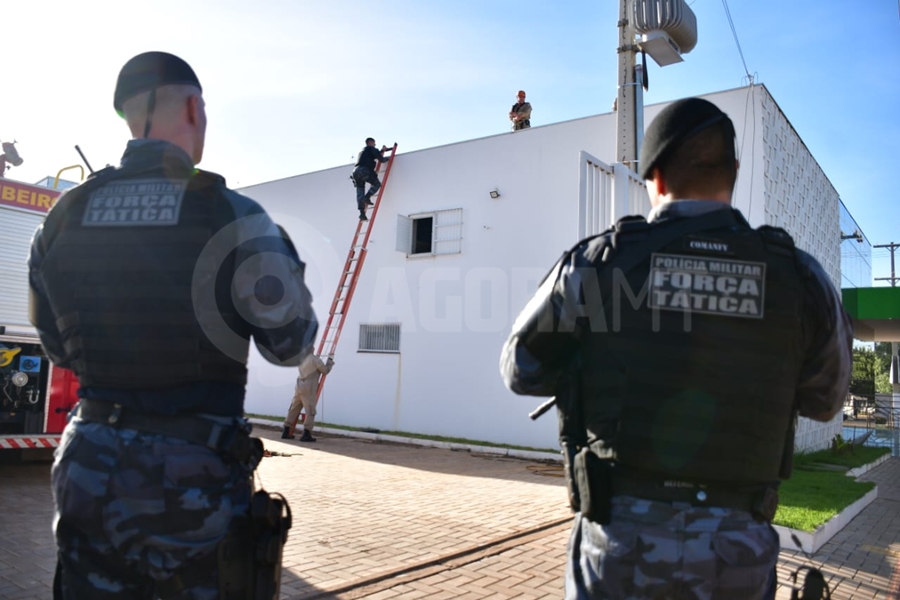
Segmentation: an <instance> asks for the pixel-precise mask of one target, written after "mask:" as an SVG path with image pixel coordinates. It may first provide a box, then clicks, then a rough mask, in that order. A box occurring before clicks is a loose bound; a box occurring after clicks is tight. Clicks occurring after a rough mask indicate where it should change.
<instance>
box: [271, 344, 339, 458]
mask: <svg viewBox="0 0 900 600" xmlns="http://www.w3.org/2000/svg"><path fill="white" fill-rule="evenodd" d="M332 367H334V359H333V358H331V357H330V356H329V357H328V361H327V362H323V361H322V359H321V358H319V357H318V356H316V355H315V354H309V355H308V356H307V357H306V358H305V359H303V362H302V363H300V375H299V376H298V377H297V385H296V387H295V388H294V399H293V400H291V407H290V408H289V409H288V414H287V418H286V419H285V420H284V429H283V430H282V432H281V438H282V439H285V440H292V439H294V434H293V433H292V432H291V428H292V427H293V426H294V423H296V422H297V418H298V417H299V416H300V409H305V410H306V420H305V421H304V422H303V435H302V436H300V441H301V442H314V441H316V438H314V437H313V436H312V430H313V427H314V426H315V424H316V392H317V391H318V388H319V377H320V376H321V375H328V374H329V373H330V372H331V369H332Z"/></svg>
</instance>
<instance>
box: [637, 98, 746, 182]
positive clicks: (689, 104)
mask: <svg viewBox="0 0 900 600" xmlns="http://www.w3.org/2000/svg"><path fill="white" fill-rule="evenodd" d="M716 123H726V124H727V125H726V126H727V127H728V130H729V131H730V132H731V136H732V137H734V124H733V123H732V122H731V119H729V118H728V115H726V114H725V113H724V112H722V111H721V110H720V109H719V107H718V106H716V105H715V104H713V103H712V102H708V101H706V100H703V99H701V98H685V99H684V100H679V101H677V102H673V103H672V104H670V105H668V106H667V107H665V108H664V109H663V110H662V111H661V112H660V113H659V114H658V115H656V118H655V119H653V122H652V123H650V127H648V128H647V131H646V133H644V141H643V143H642V145H641V158H640V162H639V163H638V169H639V174H640V176H641V179H647V178H648V177H650V171H651V170H652V169H653V167H658V166H660V164H662V162H663V161H664V160H665V159H666V157H667V155H670V154H671V153H672V152H674V151H675V150H676V149H677V148H678V147H679V146H680V145H681V144H683V143H684V142H685V141H686V140H687V139H688V138H689V137H691V136H693V135H696V134H697V133H700V131H702V130H703V129H706V128H707V127H710V126H711V125H714V124H716Z"/></svg>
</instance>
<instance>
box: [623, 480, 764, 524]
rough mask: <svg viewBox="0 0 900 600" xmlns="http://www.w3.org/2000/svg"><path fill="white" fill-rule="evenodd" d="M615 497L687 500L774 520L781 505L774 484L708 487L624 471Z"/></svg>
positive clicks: (666, 500) (693, 503) (662, 500)
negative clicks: (639, 476)
mask: <svg viewBox="0 0 900 600" xmlns="http://www.w3.org/2000/svg"><path fill="white" fill-rule="evenodd" d="M613 495H614V496H634V497H636V498H642V499H644V500H654V501H657V502H684V503H687V504H690V505H692V506H707V507H712V506H715V507H720V508H733V509H737V510H743V511H746V512H749V513H751V514H752V515H753V516H754V517H756V518H758V519H762V520H765V521H771V520H772V519H773V518H774V517H775V510H776V509H777V508H778V492H777V491H776V489H775V487H773V486H760V487H758V488H757V489H753V490H749V491H748V490H735V489H728V488H722V487H709V486H705V485H700V484H694V483H688V482H683V481H661V480H653V479H644V478H636V477H632V476H628V475H623V474H616V475H615V476H614V477H613Z"/></svg>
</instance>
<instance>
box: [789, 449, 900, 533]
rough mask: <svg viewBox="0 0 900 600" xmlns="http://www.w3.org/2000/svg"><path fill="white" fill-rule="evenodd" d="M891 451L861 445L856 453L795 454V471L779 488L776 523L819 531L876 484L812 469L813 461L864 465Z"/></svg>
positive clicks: (851, 466)
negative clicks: (817, 529)
mask: <svg viewBox="0 0 900 600" xmlns="http://www.w3.org/2000/svg"><path fill="white" fill-rule="evenodd" d="M889 452H890V450H889V449H888V448H867V447H861V448H855V449H854V451H853V453H852V454H850V453H846V454H844V453H842V454H835V453H833V452H831V451H830V450H822V451H820V452H813V453H810V454H798V455H797V456H795V457H794V474H793V475H792V476H791V478H790V479H788V480H787V481H784V482H782V484H781V487H780V488H779V490H778V496H779V504H778V512H777V513H776V514H775V521H774V522H775V524H776V525H783V526H785V527H791V528H793V529H800V530H802V531H810V532H811V531H815V530H816V528H818V527H820V526H821V525H824V524H825V523H826V522H827V521H828V520H829V519H830V518H832V517H833V516H835V515H836V514H838V513H839V512H841V511H842V510H843V509H844V508H846V507H848V506H850V505H851V504H853V503H854V502H856V501H857V500H859V499H860V498H862V497H863V496H865V495H866V494H867V493H868V492H869V490H871V489H872V488H873V487H875V484H874V483H871V482H862V481H855V480H854V479H853V478H852V477H847V475H845V474H844V473H842V472H835V471H816V470H810V469H811V466H812V465H813V464H815V463H819V464H832V465H840V466H843V467H847V468H854V467H861V466H863V465H865V464H868V463H870V462H874V461H875V460H877V459H878V458H879V457H880V456H881V455H883V454H887V453H889Z"/></svg>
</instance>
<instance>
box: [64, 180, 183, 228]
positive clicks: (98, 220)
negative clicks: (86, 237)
mask: <svg viewBox="0 0 900 600" xmlns="http://www.w3.org/2000/svg"><path fill="white" fill-rule="evenodd" d="M186 189H187V181H170V180H168V179H142V180H136V181H114V182H112V183H108V184H106V185H105V186H103V187H101V188H99V189H98V190H96V191H94V192H93V193H92V194H91V195H90V196H89V197H88V201H87V207H86V208H85V211H84V218H83V219H82V221H81V224H82V225H84V226H94V227H102V226H110V227H113V226H120V225H177V224H178V215H179V213H180V212H181V201H182V199H183V198H184V192H185V190H186Z"/></svg>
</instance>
